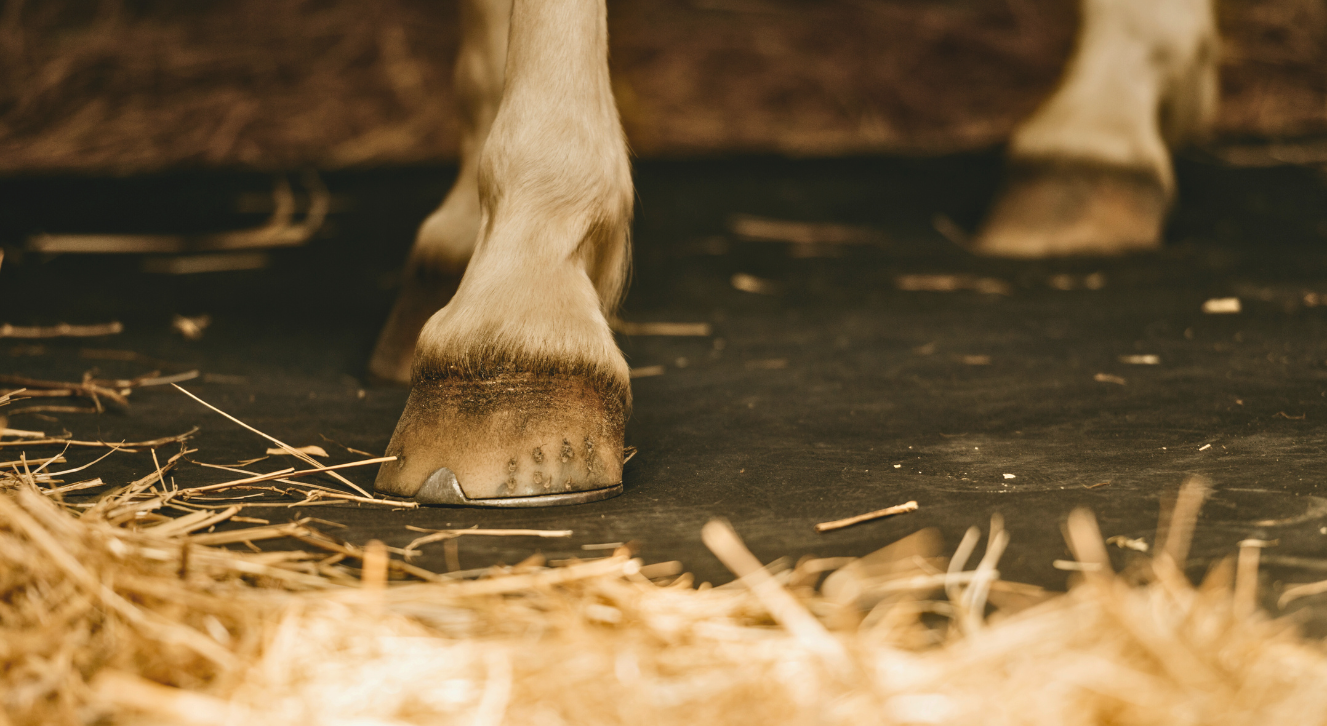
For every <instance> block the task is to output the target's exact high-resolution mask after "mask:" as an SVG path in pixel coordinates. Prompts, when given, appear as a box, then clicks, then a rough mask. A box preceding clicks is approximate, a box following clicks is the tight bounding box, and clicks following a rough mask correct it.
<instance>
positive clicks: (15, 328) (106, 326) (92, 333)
mask: <svg viewBox="0 0 1327 726" xmlns="http://www.w3.org/2000/svg"><path fill="white" fill-rule="evenodd" d="M122 332H124V326H123V325H121V324H120V323H119V322H118V321H112V322H109V323H103V324H100V325H70V324H68V323H60V324H59V325H51V326H46V327H42V326H24V325H10V324H9V323H0V338H97V337H100V336H103V335H117V334H119V333H122Z"/></svg>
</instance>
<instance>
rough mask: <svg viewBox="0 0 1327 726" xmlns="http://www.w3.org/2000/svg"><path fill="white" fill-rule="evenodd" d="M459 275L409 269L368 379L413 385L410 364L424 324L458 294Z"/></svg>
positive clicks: (388, 383)
mask: <svg viewBox="0 0 1327 726" xmlns="http://www.w3.org/2000/svg"><path fill="white" fill-rule="evenodd" d="M460 282H461V277H460V275H445V274H441V275H431V276H430V275H423V274H420V273H416V272H410V271H407V273H406V279H405V284H404V286H403V287H402V288H401V292H400V294H399V295H397V296H396V303H395V304H394V305H392V312H391V314H390V315H388V316H387V324H386V325H384V326H383V328H382V333H381V334H380V335H379V336H378V344H377V345H375V346H374V348H373V357H372V358H370V359H369V381H370V382H372V383H374V384H386V385H398V386H408V385H410V366H411V363H412V362H413V361H414V359H415V341H417V340H419V331H421V330H423V329H424V323H427V322H428V319H429V318H431V317H433V313H436V312H438V311H439V310H441V309H442V307H443V306H444V305H446V304H447V303H448V302H449V301H450V300H451V299H452V296H453V295H455V294H456V287H457V285H459V284H460Z"/></svg>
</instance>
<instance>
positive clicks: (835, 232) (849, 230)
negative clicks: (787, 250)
mask: <svg viewBox="0 0 1327 726" xmlns="http://www.w3.org/2000/svg"><path fill="white" fill-rule="evenodd" d="M728 231H730V232H732V233H733V234H734V235H736V236H738V237H740V238H742V239H746V240H755V241H763V242H788V243H791V244H793V245H852V244H875V243H878V242H880V241H881V239H882V238H883V236H884V235H883V234H882V233H881V232H879V231H877V230H873V229H870V228H867V227H854V226H851V225H846V224H834V223H830V222H793V221H789V220H786V219H768V218H765V217H755V216H751V215H747V214H735V215H733V216H732V217H730V218H729V219H728Z"/></svg>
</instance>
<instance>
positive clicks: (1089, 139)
mask: <svg viewBox="0 0 1327 726" xmlns="http://www.w3.org/2000/svg"><path fill="white" fill-rule="evenodd" d="M1217 42H1218V39H1217V32H1216V20H1215V16H1214V12H1213V7H1212V0H1083V2H1082V25H1081V27H1080V29H1079V36H1078V45H1077V48H1076V49H1075V52H1074V54H1073V57H1072V58H1071V59H1070V61H1069V64H1068V66H1067V67H1066V69H1065V72H1064V75H1063V78H1062V80H1061V83H1060V86H1059V88H1058V89H1057V90H1056V91H1055V93H1054V94H1053V95H1052V96H1051V97H1050V98H1049V99H1047V100H1046V102H1045V103H1043V104H1042V105H1041V107H1040V108H1039V109H1038V110H1037V111H1036V112H1035V113H1033V114H1032V116H1031V117H1030V118H1028V119H1027V120H1026V121H1025V122H1024V123H1023V124H1022V125H1021V126H1020V127H1019V128H1018V129H1017V131H1016V132H1015V133H1014V136H1013V138H1012V139H1011V141H1010V145H1009V156H1010V167H1011V170H1010V179H1009V182H1008V185H1007V187H1006V189H1005V191H1004V194H1003V195H1002V197H1001V198H1000V200H999V201H997V203H996V205H995V207H994V209H993V212H992V215H991V218H990V220H989V221H988V223H987V225H986V227H985V229H984V230H983V231H982V232H981V234H980V235H979V239H978V242H977V248H978V250H979V251H983V252H987V253H990V254H1003V255H1010V256H1041V255H1054V254H1076V253H1084V254H1110V253H1116V252H1124V251H1129V250H1135V249H1147V248H1153V247H1155V246H1157V245H1159V244H1160V234H1161V225H1162V223H1163V221H1164V217H1165V212H1166V210H1167V208H1168V206H1169V202H1170V200H1171V199H1172V197H1173V195H1174V189H1175V180H1174V172H1173V171H1172V167H1171V159H1170V152H1169V151H1168V150H1167V146H1168V145H1170V146H1174V145H1176V144H1179V143H1181V142H1183V141H1186V140H1189V139H1191V138H1193V137H1195V136H1201V135H1202V134H1203V133H1205V132H1206V130H1207V129H1208V128H1209V127H1210V126H1211V123H1212V120H1213V117H1214V116H1215V114H1216V108H1217V93H1218V91H1217V76H1216V61H1217Z"/></svg>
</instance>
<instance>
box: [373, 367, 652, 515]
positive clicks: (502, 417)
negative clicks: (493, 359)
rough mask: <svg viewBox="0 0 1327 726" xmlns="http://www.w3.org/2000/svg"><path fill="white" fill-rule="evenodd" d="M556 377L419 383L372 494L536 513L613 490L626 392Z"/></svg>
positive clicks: (618, 476) (618, 481)
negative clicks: (531, 509)
mask: <svg viewBox="0 0 1327 726" xmlns="http://www.w3.org/2000/svg"><path fill="white" fill-rule="evenodd" d="M605 388H607V387H605V386H602V385H595V383H593V382H592V381H591V380H590V379H587V378H583V377H579V376H573V375H558V374H535V373H501V374H498V375H495V376H492V377H488V378H483V379H459V378H458V379H445V380H440V381H429V382H424V383H418V384H416V385H415V387H414V389H413V390H411V392H410V398H409V400H408V401H407V402H406V408H405V412H404V413H402V414H401V420H400V422H398V423H397V425H396V431H395V433H393V434H392V441H391V443H390V444H388V445H387V455H388V456H395V457H397V460H396V461H392V462H388V463H386V464H383V466H382V468H381V469H380V470H379V471H378V478H377V481H376V482H375V483H374V487H375V488H376V489H377V490H378V491H379V492H381V493H383V494H388V495H391V496H397V497H404V498H407V499H413V500H414V501H417V502H419V503H421V504H435V505H454V506H483V507H539V506H553V505H559V504H579V503H582V502H590V501H596V500H599V499H607V498H608V497H612V496H615V495H617V494H620V493H621V491H622V462H623V458H622V452H623V447H622V441H623V427H624V423H625V413H626V402H625V400H624V397H625V392H623V393H617V394H615V393H614V392H612V391H606V390H605Z"/></svg>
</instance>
